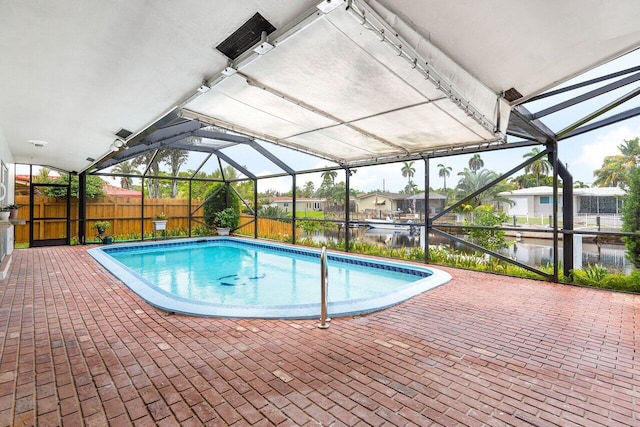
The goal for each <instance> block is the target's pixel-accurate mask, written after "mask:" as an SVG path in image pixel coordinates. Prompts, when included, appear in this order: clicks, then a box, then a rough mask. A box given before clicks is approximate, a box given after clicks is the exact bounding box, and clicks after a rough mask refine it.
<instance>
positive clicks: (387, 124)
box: [354, 100, 490, 153]
mask: <svg viewBox="0 0 640 427" xmlns="http://www.w3.org/2000/svg"><path fill="white" fill-rule="evenodd" d="M437 102H438V104H439V105H435V104H427V105H422V106H418V107H414V108H410V109H406V110H401V111H395V112H392V113H389V114H385V115H384V116H379V117H376V118H371V119H364V120H359V121H357V122H355V123H354V125H356V126H358V127H360V128H362V129H364V130H366V131H368V132H370V133H372V134H375V135H379V136H380V137H382V138H384V139H386V140H388V141H391V142H393V143H394V144H398V145H401V146H403V147H405V148H407V149H408V150H409V151H410V152H411V153H419V152H421V151H429V150H432V149H433V148H434V147H439V146H442V141H452V142H453V143H454V144H460V143H463V142H475V143H477V142H480V141H484V140H485V139H486V138H488V137H490V135H489V133H488V132H486V131H485V130H484V128H482V127H481V126H479V125H477V123H475V122H473V121H472V120H471V119H469V118H468V117H467V116H466V115H464V113H462V112H460V113H459V114H460V115H462V116H463V117H464V119H466V122H467V123H465V124H466V125H471V126H476V127H477V129H476V131H477V132H473V131H472V130H470V129H469V128H468V127H466V126H461V122H460V120H459V119H460V118H454V117H452V116H451V115H450V114H448V113H447V112H446V110H447V108H442V107H443V106H446V105H449V109H457V107H455V106H454V105H453V104H451V103H450V102H449V101H445V100H443V101H437ZM425 117H429V120H425V119H424V118H425ZM468 122H472V123H468ZM480 135H484V137H482V136H480Z"/></svg>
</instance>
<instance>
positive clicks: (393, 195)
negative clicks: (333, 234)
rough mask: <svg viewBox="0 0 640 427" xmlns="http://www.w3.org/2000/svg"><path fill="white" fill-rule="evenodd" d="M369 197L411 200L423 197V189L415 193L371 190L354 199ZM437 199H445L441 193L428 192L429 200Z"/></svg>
mask: <svg viewBox="0 0 640 427" xmlns="http://www.w3.org/2000/svg"><path fill="white" fill-rule="evenodd" d="M369 197H384V198H387V199H391V200H413V199H416V200H421V199H424V191H422V192H420V193H416V194H414V195H411V194H405V193H388V192H381V191H373V192H371V193H367V194H360V195H358V196H356V199H360V200H362V199H366V198H369ZM439 199H446V197H445V196H443V195H442V194H438V193H435V192H433V191H430V192H429V200H439Z"/></svg>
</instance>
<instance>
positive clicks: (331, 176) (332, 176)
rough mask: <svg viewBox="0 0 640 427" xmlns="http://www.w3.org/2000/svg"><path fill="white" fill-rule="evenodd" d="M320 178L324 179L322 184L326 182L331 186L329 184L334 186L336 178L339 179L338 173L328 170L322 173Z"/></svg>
mask: <svg viewBox="0 0 640 427" xmlns="http://www.w3.org/2000/svg"><path fill="white" fill-rule="evenodd" d="M320 176H321V177H322V182H323V183H325V182H326V183H327V184H329V183H331V184H333V183H334V182H335V180H336V178H337V177H338V172H336V171H333V170H327V171H324V172H322V173H321V174H320Z"/></svg>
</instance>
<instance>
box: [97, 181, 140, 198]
mask: <svg viewBox="0 0 640 427" xmlns="http://www.w3.org/2000/svg"><path fill="white" fill-rule="evenodd" d="M102 189H103V190H104V192H105V194H106V195H107V196H120V197H131V198H138V199H140V198H142V194H141V192H140V190H127V189H125V188H121V187H116V186H115V185H111V184H108V183H106V182H105V183H104V184H102Z"/></svg>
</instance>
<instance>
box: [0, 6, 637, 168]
mask: <svg viewBox="0 0 640 427" xmlns="http://www.w3.org/2000/svg"><path fill="white" fill-rule="evenodd" d="M256 13H259V14H260V16H261V17H262V18H264V21H266V22H267V23H268V24H269V25H266V26H265V27H264V28H261V27H258V26H255V27H251V28H249V29H247V30H246V31H244V33H241V34H240V33H238V30H239V29H241V28H242V26H243V24H245V23H246V22H248V21H249V20H250V19H251V18H252V17H254V16H255V15H256ZM639 18H640V5H638V3H637V2H635V1H633V0H628V1H622V0H616V1H613V0H612V1H603V2H598V3H593V4H590V5H589V7H584V4H583V2H581V1H578V0H573V1H571V0H569V1H564V2H556V1H551V0H548V1H541V2H515V3H514V2H505V1H499V0H488V1H485V2H482V3H481V4H478V3H477V2H471V1H460V2H441V1H435V0H434V1H423V2H408V1H393V0H377V1H376V0H354V1H338V0H333V1H323V2H319V1H317V0H316V1H308V0H299V1H288V2H280V1H276V0H241V1H236V2H225V1H190V2H154V3H153V4H149V3H141V2H115V3H114V2H112V1H107V0H96V1H92V2H85V1H81V0H70V1H66V2H63V3H55V4H54V3H50V2H38V1H35V0H32V1H21V2H5V4H4V6H3V13H2V15H1V16H0V23H1V24H2V25H1V26H0V35H1V36H2V37H0V47H1V48H2V52H3V61H2V63H3V65H2V67H0V87H1V89H2V94H3V96H2V97H0V130H1V131H2V137H3V138H4V140H5V141H6V142H7V143H8V146H9V148H10V150H11V153H12V154H13V157H14V160H15V161H16V162H25V163H38V164H43V165H50V166H53V167H56V168H60V169H64V170H69V171H83V170H86V169H88V168H90V167H91V166H92V165H94V164H95V162H96V161H99V160H100V159H102V158H104V157H105V156H107V155H108V153H109V148H110V146H111V144H112V143H113V142H114V139H115V138H116V135H117V134H118V133H119V131H120V130H121V129H124V130H128V131H129V132H131V134H128V132H121V133H119V137H121V138H122V139H123V141H124V142H126V143H127V145H129V146H130V147H132V148H130V150H128V151H131V150H133V149H134V148H136V146H137V145H140V146H142V145H145V144H148V143H149V139H148V138H157V137H158V135H157V134H154V132H155V131H158V130H159V129H163V128H165V127H166V126H170V127H171V128H172V129H173V130H176V128H174V126H180V127H181V129H180V130H181V131H182V130H184V129H185V128H189V126H192V127H193V129H192V130H190V131H187V132H180V135H182V136H184V137H185V138H191V139H189V140H188V141H191V146H192V147H196V145H195V144H194V143H193V141H200V143H201V144H202V141H205V140H211V138H208V136H211V135H210V134H207V136H205V137H203V136H202V135H200V136H197V135H196V136H195V139H194V135H189V133H190V132H196V131H198V132H210V130H207V129H204V130H201V128H204V127H205V126H207V125H214V126H216V128H214V129H218V128H226V129H231V130H235V131H237V132H239V133H243V134H245V135H248V136H250V137H259V138H260V139H263V140H266V141H270V142H273V143H276V144H280V145H282V146H287V147H292V148H294V149H297V150H300V151H304V152H307V153H312V154H315V155H318V156H320V157H323V158H327V159H331V160H334V161H336V162H339V163H346V164H357V163H358V162H364V161H375V160H378V159H393V158H401V157H404V156H406V155H410V154H415V153H422V152H428V151H431V150H438V149H447V148H451V147H464V146H470V145H471V146H473V145H479V144H485V145H486V144H503V143H504V135H505V131H506V129H507V125H508V123H509V115H510V109H511V108H512V107H513V106H515V105H517V104H519V103H521V102H522V101H524V100H526V99H529V98H530V97H532V96H534V95H536V94H538V93H540V92H542V91H544V90H545V89H547V88H550V87H552V86H554V85H556V84H558V83H560V82H562V81H565V80H567V79H569V78H571V77H573V76H575V75H576V74H579V73H581V72H583V71H585V70H588V69H591V68H593V67H595V66H597V65H599V64H601V63H603V62H605V61H607V60H609V59H611V58H615V57H617V56H619V55H622V54H624V53H626V52H629V51H630V50H632V49H635V48H637V47H639V46H640V29H639V28H638V26H637V22H638V20H639ZM251 22H253V21H251ZM262 29H264V31H265V36H264V37H263V38H262V39H261V38H260V36H261V35H262ZM234 34H235V39H234ZM251 36H253V38H252V37H251ZM230 37H231V39H229V38H230ZM256 37H257V38H256ZM225 40H226V41H227V44H226V45H224V43H223V42H225ZM246 40H249V45H248V46H244V47H243V46H242V44H243V43H242V42H243V41H246ZM221 44H222V45H223V46H222V47H221ZM225 46H226V48H227V50H225V49H224V47H225ZM194 119H197V120H198V121H197V122H194ZM187 120H189V121H191V122H194V124H192V125H189V124H188V122H187ZM123 135H125V136H123ZM174 136H175V135H174ZM213 140H215V138H213ZM166 141H168V139H167V140H164V141H161V143H165V144H168V143H167V142H166ZM42 142H44V143H45V144H43V143H42ZM156 142H158V140H156ZM174 142H175V143H178V141H177V140H172V143H174ZM180 143H187V142H180ZM220 143H222V144H225V143H229V141H227V140H223V142H220ZM207 144H211V143H205V145H201V147H200V148H201V149H203V148H207V149H215V148H216V147H214V148H212V147H210V146H208V145H207ZM216 144H217V143H216ZM43 145H44V146H43ZM141 148H143V147H140V148H138V149H141ZM217 148H219V147H217ZM116 156H121V154H117V155H116ZM127 156H128V154H127ZM236 161H238V160H236ZM107 163H108V162H107Z"/></svg>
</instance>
